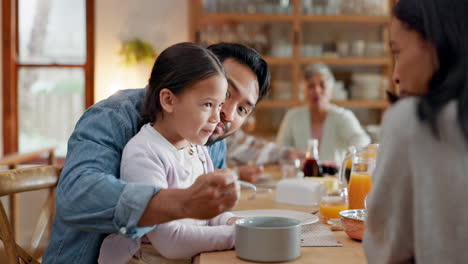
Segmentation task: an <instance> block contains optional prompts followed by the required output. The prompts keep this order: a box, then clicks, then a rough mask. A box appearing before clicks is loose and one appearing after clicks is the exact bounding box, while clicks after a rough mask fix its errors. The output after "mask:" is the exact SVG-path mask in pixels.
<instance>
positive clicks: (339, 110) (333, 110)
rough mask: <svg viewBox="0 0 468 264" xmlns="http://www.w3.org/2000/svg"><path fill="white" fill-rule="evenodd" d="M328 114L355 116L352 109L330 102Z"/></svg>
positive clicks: (343, 116)
mask: <svg viewBox="0 0 468 264" xmlns="http://www.w3.org/2000/svg"><path fill="white" fill-rule="evenodd" d="M328 114H329V115H331V116H333V117H336V118H349V117H354V116H355V115H354V113H353V111H351V110H349V109H347V108H344V107H341V106H337V105H334V104H330V106H329V108H328Z"/></svg>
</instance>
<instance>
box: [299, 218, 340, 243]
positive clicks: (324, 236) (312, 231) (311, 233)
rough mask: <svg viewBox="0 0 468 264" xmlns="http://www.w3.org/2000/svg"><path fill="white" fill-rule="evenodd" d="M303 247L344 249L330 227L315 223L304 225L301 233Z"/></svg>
mask: <svg viewBox="0 0 468 264" xmlns="http://www.w3.org/2000/svg"><path fill="white" fill-rule="evenodd" d="M301 246H302V247H342V246H343V245H342V244H340V243H338V241H336V238H335V235H333V232H332V231H331V230H330V227H329V226H328V225H325V224H322V223H315V224H311V225H303V226H302V232H301Z"/></svg>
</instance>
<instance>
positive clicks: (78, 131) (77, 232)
mask: <svg viewBox="0 0 468 264" xmlns="http://www.w3.org/2000/svg"><path fill="white" fill-rule="evenodd" d="M208 48H209V49H210V50H211V51H212V52H213V53H214V54H215V55H216V56H217V57H218V58H219V59H220V61H221V62H222V63H223V66H224V68H225V71H226V75H227V78H228V83H229V87H228V93H227V97H226V102H225V104H224V105H223V108H222V110H221V122H220V123H219V124H218V126H217V127H216V130H215V132H213V135H212V136H211V138H210V140H209V143H208V144H209V147H208V148H209V152H210V156H211V158H212V160H213V164H214V166H215V168H226V161H225V158H226V144H225V142H224V140H223V139H224V138H225V137H227V136H229V135H231V134H232V133H234V132H235V130H237V129H239V128H240V126H241V125H242V123H243V122H244V121H245V119H246V118H247V116H248V115H249V114H250V113H251V112H252V110H253V108H254V107H255V105H256V103H257V102H258V101H259V100H261V99H262V97H263V96H265V94H266V93H267V91H268V89H269V84H270V73H269V70H268V66H267V64H266V62H265V61H264V60H263V59H262V58H261V56H260V55H259V54H258V53H257V52H255V51H254V50H252V49H249V48H247V47H245V46H242V45H239V44H227V43H221V44H216V45H212V46H210V47H208ZM145 91H146V89H135V90H125V91H120V92H118V93H117V94H115V95H113V96H111V97H110V98H108V99H106V100H103V101H101V102H99V103H97V104H96V105H94V106H92V107H91V108H89V109H88V110H87V111H86V112H85V113H84V114H83V116H82V117H81V119H80V120H79V121H78V123H77V125H76V127H75V130H74V132H73V134H72V135H71V137H70V140H69V142H68V154H67V157H66V163H65V167H64V169H63V171H62V175H61V178H60V182H59V185H58V187H57V194H56V217H55V220H54V225H53V230H52V237H51V241H50V244H49V246H48V247H47V250H46V252H45V255H44V261H43V262H44V263H80V264H81V263H96V261H97V257H98V254H99V248H100V245H101V243H102V240H103V239H104V237H105V236H106V235H107V234H109V233H117V232H119V233H121V234H124V235H126V236H128V237H131V238H139V237H142V236H143V235H145V234H146V233H147V232H149V231H151V230H152V229H153V228H154V227H155V225H157V224H160V223H164V222H168V221H171V220H175V219H180V218H198V219H207V218H211V217H213V216H215V215H218V214H219V213H222V212H224V211H227V210H230V209H231V208H232V207H233V206H234V205H235V203H236V201H237V198H238V196H237V195H238V193H237V188H238V187H237V185H236V184H235V183H233V182H232V177H230V176H231V175H230V174H229V173H227V172H224V171H221V172H214V173H210V174H206V175H202V176H200V177H199V178H198V179H197V180H196V182H195V183H194V184H193V185H192V186H191V187H190V188H188V189H171V190H169V189H164V190H161V189H160V188H157V187H154V186H149V185H143V184H136V183H125V182H122V181H120V180H119V177H120V176H119V171H120V159H121V155H122V150H123V148H124V146H125V145H126V144H127V142H128V141H129V140H130V138H132V137H133V136H134V135H135V134H136V133H137V132H138V131H139V130H140V127H141V125H142V124H141V123H142V122H141V121H142V120H141V116H140V110H141V107H142V105H143V101H144V95H145Z"/></svg>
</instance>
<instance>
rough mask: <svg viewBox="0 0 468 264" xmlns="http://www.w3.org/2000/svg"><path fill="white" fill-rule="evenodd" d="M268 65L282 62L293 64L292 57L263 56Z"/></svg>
mask: <svg viewBox="0 0 468 264" xmlns="http://www.w3.org/2000/svg"><path fill="white" fill-rule="evenodd" d="M264 58H265V60H266V62H267V63H268V64H269V65H282V64H293V63H294V59H293V58H291V57H284V58H282V57H264Z"/></svg>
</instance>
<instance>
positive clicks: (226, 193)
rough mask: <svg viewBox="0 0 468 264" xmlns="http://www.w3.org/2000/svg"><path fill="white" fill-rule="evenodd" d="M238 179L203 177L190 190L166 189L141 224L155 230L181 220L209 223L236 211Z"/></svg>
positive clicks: (222, 174) (219, 173)
mask: <svg viewBox="0 0 468 264" xmlns="http://www.w3.org/2000/svg"><path fill="white" fill-rule="evenodd" d="M236 180H237V179H236V176H235V174H234V173H232V172H231V171H229V170H216V171H215V172H212V173H208V174H204V175H201V176H200V177H198V178H197V180H196V181H195V183H194V184H193V185H192V186H190V187H189V188H187V189H164V190H161V191H160V192H159V193H157V194H156V195H154V196H153V198H152V199H151V200H150V202H149V203H148V205H147V207H146V210H145V212H144V213H143V215H142V217H141V218H140V221H139V222H138V223H139V225H140V226H151V225H157V224H161V223H165V222H169V221H172V220H176V219H181V218H197V219H209V218H212V217H215V216H217V215H219V214H221V213H223V212H225V211H228V210H230V209H232V208H233V207H234V206H235V205H236V203H237V200H238V198H239V196H240V187H239V184H238V183H237V182H236Z"/></svg>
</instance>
